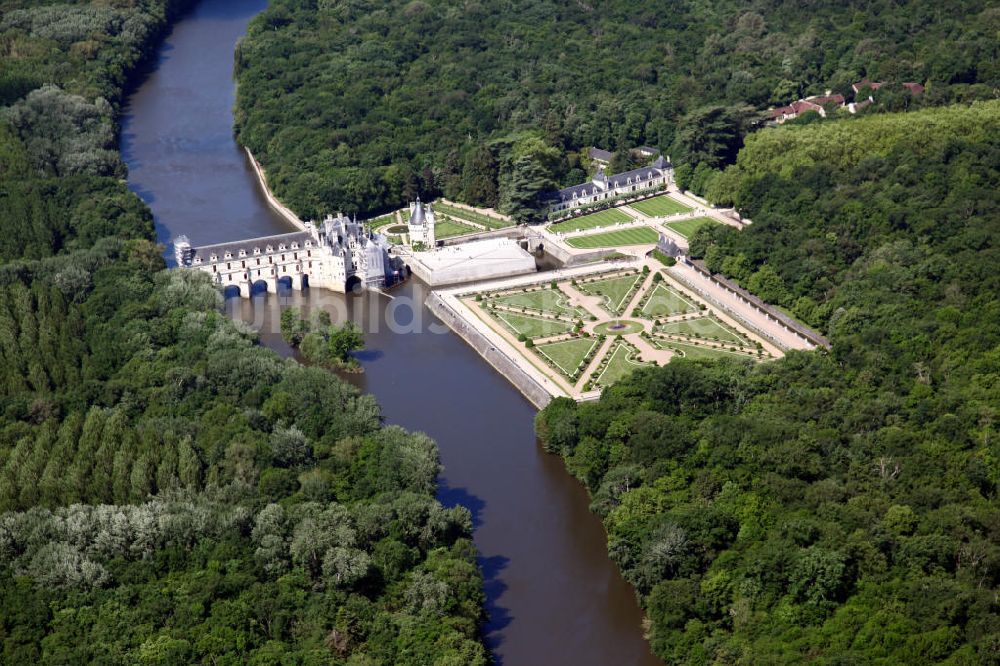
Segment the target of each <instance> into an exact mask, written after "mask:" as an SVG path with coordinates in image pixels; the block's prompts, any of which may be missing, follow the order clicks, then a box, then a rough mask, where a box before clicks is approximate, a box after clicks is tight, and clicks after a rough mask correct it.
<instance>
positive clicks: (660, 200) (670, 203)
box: [629, 195, 694, 217]
mask: <svg viewBox="0 0 1000 666" xmlns="http://www.w3.org/2000/svg"><path fill="white" fill-rule="evenodd" d="M629 208H632V209H634V210H637V211H639V212H640V213H642V214H643V215H646V216H647V217H665V216H667V215H676V214H678V213H687V212H690V211H692V210H694V209H693V208H691V207H690V206H686V205H684V204H682V203H681V202H680V201H678V200H677V199H672V198H671V197H668V196H666V195H663V196H659V197H653V198H652V199H646V200H645V201H637V202H635V203H631V204H629Z"/></svg>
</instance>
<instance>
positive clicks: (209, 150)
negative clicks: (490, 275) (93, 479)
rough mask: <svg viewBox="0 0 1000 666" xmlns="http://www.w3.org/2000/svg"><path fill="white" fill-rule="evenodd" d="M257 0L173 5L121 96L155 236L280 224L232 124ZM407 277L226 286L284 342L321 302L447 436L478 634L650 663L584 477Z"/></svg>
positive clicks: (561, 656)
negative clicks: (479, 618) (146, 63)
mask: <svg viewBox="0 0 1000 666" xmlns="http://www.w3.org/2000/svg"><path fill="white" fill-rule="evenodd" d="M265 6H266V1H265V0H250V1H247V2H233V1H232V0H229V1H226V0H205V1H204V2H202V3H200V4H199V5H198V6H197V7H196V8H195V9H194V10H192V11H191V12H190V13H188V14H187V15H186V16H185V17H183V18H182V20H180V21H179V22H178V24H177V25H176V26H175V28H174V30H173V31H172V33H171V34H170V36H169V37H168V38H167V40H166V42H165V43H164V45H163V47H162V49H161V50H160V54H159V56H158V60H157V61H156V62H155V63H154V64H153V65H152V66H151V68H150V72H149V74H148V76H147V77H146V78H145V79H144V82H143V83H142V84H141V85H140V86H139V87H138V88H137V89H136V90H135V91H134V93H133V94H132V95H131V97H130V98H129V101H128V104H127V107H126V109H125V114H124V118H123V124H122V141H121V143H122V154H123V156H124V158H125V161H126V163H127V164H128V167H129V186H130V187H131V188H132V190H133V191H135V192H136V193H138V194H139V195H140V196H141V197H142V198H143V199H144V200H145V201H146V202H147V203H148V204H149V205H150V207H151V208H152V210H153V213H154V215H155V218H156V229H157V235H158V238H159V240H160V242H163V243H168V242H169V241H170V239H171V238H173V237H174V236H176V235H179V234H187V235H188V236H189V237H190V238H191V240H192V242H193V243H194V244H196V245H202V244H206V243H213V242H221V241H227V240H238V239H241V238H249V237H253V236H260V235H266V234H274V233H282V232H285V231H289V230H290V228H289V225H288V223H287V222H286V221H285V220H283V219H282V218H281V217H279V216H278V215H277V214H275V213H273V212H272V211H271V210H270V209H269V208H268V206H267V204H266V201H265V200H264V197H263V196H262V194H261V192H260V191H259V189H258V187H257V183H256V180H255V178H254V174H253V172H252V171H251V169H250V166H249V164H248V162H247V160H246V157H245V156H244V154H243V153H242V152H241V150H240V149H239V147H238V146H237V145H236V143H235V142H234V141H233V138H232V107H233V102H234V94H235V90H234V85H233V82H232V78H231V72H232V62H233V48H234V46H235V44H236V41H237V39H238V38H239V37H240V36H241V35H242V34H243V33H244V32H245V30H246V26H247V22H248V21H249V20H250V19H251V18H252V17H253V16H254V15H255V14H256V13H258V12H259V11H261V10H262V9H263V8H264V7H265ZM424 294H425V290H424V288H423V286H422V285H421V284H420V283H419V282H416V281H413V282H410V283H409V284H407V285H405V286H404V287H402V288H400V289H397V290H395V291H394V292H393V293H392V296H393V298H389V297H386V296H381V295H375V294H368V295H365V296H361V297H344V296H340V295H336V294H331V293H328V292H324V291H321V290H314V291H308V290H307V291H306V292H303V293H301V294H299V293H279V294H278V295H270V296H268V295H261V296H259V297H257V298H255V299H254V301H252V302H251V301H241V300H240V299H238V298H237V299H230V300H229V301H227V305H228V307H229V308H230V310H231V312H232V314H233V316H236V317H240V318H243V319H244V320H246V321H248V322H250V323H251V324H252V325H254V326H256V327H257V328H259V329H260V331H261V341H262V343H263V344H266V345H268V346H269V347H272V348H273V349H275V350H276V351H277V352H278V353H281V354H283V355H288V354H290V353H291V350H290V349H289V348H288V347H287V346H286V345H284V343H283V342H282V341H281V339H280V336H279V335H277V332H276V331H277V327H276V325H275V323H276V321H277V315H278V312H280V308H282V307H286V306H288V305H298V306H302V307H305V308H315V307H324V308H327V309H329V310H330V311H331V312H333V313H334V315H335V317H336V318H338V319H342V318H343V317H353V318H354V319H355V321H357V322H358V323H359V324H360V325H361V326H362V328H363V329H364V331H365V344H366V350H365V351H364V352H362V353H360V355H359V356H360V358H361V361H362V363H363V366H364V370H365V372H364V373H363V374H361V375H355V376H353V377H351V378H350V381H352V382H354V383H356V384H357V385H358V386H359V387H360V388H361V389H362V390H364V391H368V392H371V393H373V394H374V395H375V396H376V397H377V399H378V401H379V403H380V404H381V406H382V409H383V413H384V415H385V419H386V422H388V423H394V424H400V425H402V426H404V427H406V428H409V429H411V430H420V431H423V432H426V433H428V434H429V435H430V436H431V437H433V438H434V439H435V440H436V441H437V443H438V445H439V447H440V451H441V459H442V463H443V464H444V468H445V469H444V472H443V474H442V476H441V478H440V493H439V495H440V499H441V501H442V502H443V503H445V504H447V505H456V504H461V505H464V506H466V507H468V508H469V510H470V511H471V512H472V515H473V518H474V525H475V532H474V538H475V543H476V546H477V548H478V549H479V553H480V564H481V566H482V568H483V572H484V575H485V579H486V593H487V597H488V601H487V610H488V612H489V615H490V619H489V622H488V623H487V626H486V627H485V632H486V640H487V644H488V645H489V647H490V649H491V650H492V651H493V652H494V654H495V656H496V658H497V660H498V662H500V663H502V664H506V665H509V666H519V665H521V664H529V665H530V664H579V665H586V664H614V665H619V664H621V665H624V664H638V665H643V664H657V663H660V662H659V661H658V660H656V659H654V658H653V657H652V656H651V654H650V652H649V646H648V643H647V642H646V641H645V640H644V639H643V636H642V627H641V623H642V615H641V613H640V610H639V608H638V605H637V603H636V600H635V596H634V594H633V591H632V589H631V588H630V587H629V586H628V584H627V583H626V582H625V581H624V580H623V579H622V577H621V576H620V574H619V573H618V570H617V569H616V568H615V566H614V564H613V563H612V562H611V561H610V560H609V559H608V556H607V552H606V545H605V533H604V530H603V528H602V526H601V524H600V521H599V520H598V519H597V518H596V517H595V516H594V515H593V514H591V513H590V511H589V510H588V497H587V493H586V491H585V490H584V488H583V487H582V486H581V485H580V484H579V483H577V482H576V480H575V479H573V478H572V477H570V475H569V474H568V473H567V472H566V470H565V468H564V466H563V464H562V461H561V460H560V459H559V458H558V457H556V456H553V455H548V454H546V453H545V452H544V451H543V450H542V449H541V448H540V446H539V445H538V443H537V441H536V439H535V436H534V432H533V428H532V419H533V417H534V415H535V409H534V408H533V407H532V405H531V404H530V403H529V402H528V401H527V400H525V399H524V398H523V397H522V396H521V395H520V393H518V391H517V390H516V389H515V388H514V387H513V386H511V385H510V384H509V383H508V382H507V381H506V380H505V379H503V378H502V377H501V376H500V375H498V374H497V373H496V372H495V371H494V370H493V369H492V368H491V367H490V366H489V365H488V364H487V363H485V362H484V361H483V360H482V359H480V358H479V356H478V355H476V354H475V353H474V352H473V351H472V350H471V349H470V348H469V347H468V346H466V345H465V343H464V342H462V340H461V339H459V338H458V337H457V336H456V335H454V334H452V333H451V332H450V331H447V330H446V329H444V327H443V326H442V325H441V324H440V322H438V321H437V320H436V319H435V318H434V317H433V316H432V315H431V314H430V313H429V312H428V311H427V310H426V308H424V307H423V305H422V298H423V295H424Z"/></svg>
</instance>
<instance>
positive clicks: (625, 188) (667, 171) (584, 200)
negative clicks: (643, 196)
mask: <svg viewBox="0 0 1000 666" xmlns="http://www.w3.org/2000/svg"><path fill="white" fill-rule="evenodd" d="M672 177H673V168H672V166H671V164H670V161H669V160H667V159H664V157H663V156H662V155H661V156H660V157H658V158H657V159H656V161H655V162H653V163H652V164H651V165H650V166H648V167H644V168H642V169H634V170H632V171H626V172H624V173H618V174H615V175H613V176H607V175H605V173H604V170H603V169H598V171H597V173H596V174H594V177H593V178H592V179H591V181H590V182H589V183H583V184H581V185H574V186H573V187H567V188H566V189H563V190H559V192H558V194H557V196H556V201H555V203H554V204H553V205H552V210H553V211H560V210H569V209H572V208H579V207H581V206H588V205H590V204H594V203H598V202H600V201H603V200H605V199H614V198H617V197H624V196H628V195H629V194H635V193H638V192H641V191H643V190H649V189H654V188H662V187H666V186H667V185H668V184H669V183H670V182H671V180H672Z"/></svg>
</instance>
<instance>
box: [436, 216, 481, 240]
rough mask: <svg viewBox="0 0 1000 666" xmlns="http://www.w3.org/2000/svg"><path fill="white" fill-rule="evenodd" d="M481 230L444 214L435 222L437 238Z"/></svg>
mask: <svg viewBox="0 0 1000 666" xmlns="http://www.w3.org/2000/svg"><path fill="white" fill-rule="evenodd" d="M476 231H479V229H476V228H475V227H470V226H469V225H467V224H462V223H461V222H457V221H456V220H452V219H448V218H446V217H444V216H442V217H441V219H439V220H437V222H436V223H435V224H434V237H435V238H437V239H439V240H440V239H442V238H451V237H453V236H461V235H462V234H471V233H473V232H476Z"/></svg>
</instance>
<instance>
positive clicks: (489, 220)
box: [434, 202, 514, 229]
mask: <svg viewBox="0 0 1000 666" xmlns="http://www.w3.org/2000/svg"><path fill="white" fill-rule="evenodd" d="M434 212H435V213H442V214H444V215H447V216H448V217H452V218H454V219H455V220H457V221H459V222H462V221H464V222H474V223H475V224H481V225H483V226H484V227H486V228H487V229H503V228H504V227H511V226H513V225H514V223H513V222H508V221H507V220H498V219H497V218H495V217H489V216H487V215H483V214H482V213H477V212H475V211H472V210H465V209H464V208H457V207H455V206H449V205H448V204H446V203H440V202H435V203H434Z"/></svg>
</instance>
